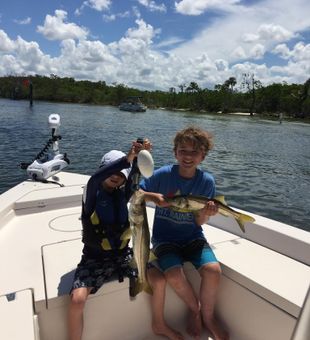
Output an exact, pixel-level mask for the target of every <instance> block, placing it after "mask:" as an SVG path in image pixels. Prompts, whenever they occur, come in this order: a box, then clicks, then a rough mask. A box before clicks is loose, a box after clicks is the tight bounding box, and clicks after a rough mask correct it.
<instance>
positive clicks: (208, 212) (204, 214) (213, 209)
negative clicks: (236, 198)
mask: <svg viewBox="0 0 310 340" xmlns="http://www.w3.org/2000/svg"><path fill="white" fill-rule="evenodd" d="M218 210H219V208H218V205H217V204H216V203H215V202H213V201H209V202H207V203H206V205H205V206H204V207H203V208H202V209H200V210H198V211H196V213H195V220H196V223H197V224H198V225H202V224H204V223H206V222H207V221H208V219H209V217H210V216H214V215H216V214H217V213H218Z"/></svg>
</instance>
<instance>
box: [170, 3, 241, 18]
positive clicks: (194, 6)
mask: <svg viewBox="0 0 310 340" xmlns="http://www.w3.org/2000/svg"><path fill="white" fill-rule="evenodd" d="M239 2H240V0H181V1H180V2H175V3H174V5H175V9H176V11H177V12H178V13H180V14H183V15H200V14H202V13H204V12H206V11H207V10H209V9H219V10H223V11H231V10H234V5H236V4H238V3H239Z"/></svg>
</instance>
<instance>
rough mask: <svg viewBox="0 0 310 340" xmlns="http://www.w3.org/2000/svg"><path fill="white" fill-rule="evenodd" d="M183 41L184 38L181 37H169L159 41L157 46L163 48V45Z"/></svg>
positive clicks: (171, 44)
mask: <svg viewBox="0 0 310 340" xmlns="http://www.w3.org/2000/svg"><path fill="white" fill-rule="evenodd" d="M181 42H184V39H182V38H179V37H169V38H167V39H165V40H162V41H161V42H160V43H158V44H157V45H156V47H157V48H163V47H168V46H173V45H176V44H179V43H181Z"/></svg>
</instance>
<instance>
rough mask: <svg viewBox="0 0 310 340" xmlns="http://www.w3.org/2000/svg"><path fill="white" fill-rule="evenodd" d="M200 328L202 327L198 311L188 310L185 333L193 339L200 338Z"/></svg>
mask: <svg viewBox="0 0 310 340" xmlns="http://www.w3.org/2000/svg"><path fill="white" fill-rule="evenodd" d="M201 328H202V321H201V315H200V313H198V314H195V313H193V312H190V315H189V319H188V324H187V329H186V330H187V333H188V334H189V335H190V336H191V337H193V338H195V339H200V335H201Z"/></svg>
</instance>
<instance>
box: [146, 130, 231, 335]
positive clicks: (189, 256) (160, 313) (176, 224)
mask: <svg viewBox="0 0 310 340" xmlns="http://www.w3.org/2000/svg"><path fill="white" fill-rule="evenodd" d="M211 148H212V137H211V135H210V134H209V133H207V132H206V131H203V130H201V129H200V128H198V127H189V128H186V129H184V130H182V131H179V132H178V133H177V134H176V136H175V139H174V154H175V157H176V160H177V161H178V164H177V165H169V166H163V167H162V168H160V169H158V170H156V171H155V172H154V174H153V176H151V177H150V178H148V179H144V180H143V181H142V182H141V183H140V187H141V189H142V190H143V191H144V192H145V200H146V201H152V202H153V203H155V204H156V210H155V217H154V225H153V234H152V245H153V252H154V253H155V255H156V257H157V262H156V265H153V264H152V263H151V264H150V266H149V267H150V268H149V269H148V279H149V283H150V285H151V286H152V289H153V296H152V314H153V320H152V327H153V331H154V333H156V334H160V335H164V336H166V337H167V338H169V339H173V340H181V339H183V336H182V334H181V333H179V332H178V331H176V330H174V329H172V328H171V327H169V326H168V325H167V324H166V322H165V320H164V299H165V284H166V280H167V282H168V283H169V284H170V285H171V286H172V288H173V289H174V290H175V291H176V293H177V295H178V296H179V297H180V298H181V299H182V300H183V301H184V302H185V303H186V305H187V306H188V308H189V310H190V319H189V323H188V327H187V332H188V333H189V334H190V335H191V336H193V337H195V338H198V337H200V333H201V328H202V322H203V323H204V325H205V326H206V327H207V328H208V329H209V331H210V332H211V333H212V334H213V336H214V338H215V339H216V340H227V339H228V338H229V337H228V334H227V333H226V332H225V331H224V330H223V329H222V328H221V326H220V325H219V323H218V321H217V320H216V319H215V317H214V307H215V300H216V292H217V290H218V286H219V282H220V276H221V268H220V265H219V263H218V261H217V259H216V257H215V255H214V253H213V251H212V249H211V248H210V246H209V244H208V242H207V240H206V238H205V236H204V234H203V230H202V227H201V225H202V224H203V223H205V222H206V221H207V220H208V218H209V216H213V215H215V214H216V213H217V211H218V207H217V206H216V205H215V204H214V202H212V201H210V202H208V204H206V206H205V207H204V208H203V209H201V210H200V211H199V212H198V213H197V214H193V213H190V212H189V213H185V212H184V213H183V212H175V211H173V210H171V209H169V203H167V202H166V201H165V196H166V197H171V196H174V195H177V194H180V195H189V194H192V195H203V196H207V197H208V198H213V197H214V195H215V181H214V178H213V177H212V175H211V174H209V173H207V172H203V171H202V170H200V169H198V168H197V167H198V165H199V164H200V163H201V162H202V161H203V160H204V158H205V156H206V155H207V153H208V151H209V150H210V149H211ZM185 261H190V262H191V263H192V264H193V265H194V266H195V268H196V269H197V270H198V272H199V274H200V276H201V287H200V296H199V297H198V298H197V297H196V296H195V293H194V291H193V288H192V286H191V285H190V283H189V282H188V280H187V279H186V277H185V275H184V271H183V263H184V262H185ZM157 265H158V266H159V269H160V270H158V268H157ZM162 273H163V274H162Z"/></svg>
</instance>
